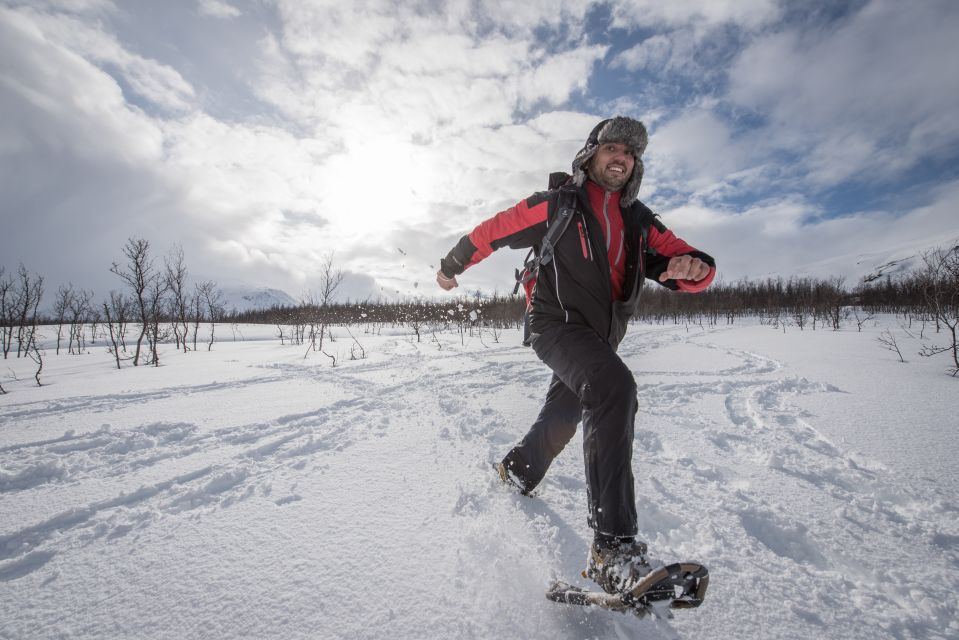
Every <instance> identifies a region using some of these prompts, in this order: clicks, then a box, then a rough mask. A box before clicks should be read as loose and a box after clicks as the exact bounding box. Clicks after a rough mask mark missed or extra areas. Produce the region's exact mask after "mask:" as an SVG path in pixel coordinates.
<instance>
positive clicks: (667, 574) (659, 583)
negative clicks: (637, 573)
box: [622, 562, 709, 609]
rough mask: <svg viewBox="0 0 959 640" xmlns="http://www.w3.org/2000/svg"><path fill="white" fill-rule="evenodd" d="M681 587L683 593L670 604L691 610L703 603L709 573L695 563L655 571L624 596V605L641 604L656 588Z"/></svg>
mask: <svg viewBox="0 0 959 640" xmlns="http://www.w3.org/2000/svg"><path fill="white" fill-rule="evenodd" d="M664 586H666V587H680V588H681V589H682V593H681V594H680V595H678V596H676V597H675V598H674V599H673V601H672V602H671V603H670V605H669V606H670V607H672V608H674V609H691V608H693V607H698V606H699V605H701V604H702V603H703V599H704V598H705V597H706V587H708V586H709V571H708V570H707V569H706V567H704V566H703V565H701V564H697V563H695V562H681V563H676V564H670V565H666V566H665V567H659V568H658V569H654V570H653V571H651V572H650V573H649V575H647V576H645V577H644V578H643V579H642V580H640V581H639V582H638V583H637V584H636V586H635V587H633V588H632V589H630V590H629V591H627V592H626V593H624V594H623V595H622V598H623V603H624V604H628V605H634V604H638V603H641V602H642V601H643V598H644V596H645V595H646V594H647V593H648V592H650V591H653V590H655V588H656V587H664Z"/></svg>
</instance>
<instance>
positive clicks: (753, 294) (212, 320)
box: [0, 238, 959, 392]
mask: <svg viewBox="0 0 959 640" xmlns="http://www.w3.org/2000/svg"><path fill="white" fill-rule="evenodd" d="M122 255H123V260H122V261H120V262H114V263H113V265H112V267H111V268H110V271H111V272H112V273H114V274H115V275H116V276H117V278H118V279H119V282H120V283H121V284H122V285H123V286H122V288H121V289H120V290H116V291H111V292H110V294H109V296H108V297H107V298H105V299H103V300H101V301H95V296H94V293H93V292H92V291H88V290H85V289H78V288H75V287H73V285H66V286H61V287H59V288H58V289H57V291H56V294H55V296H54V301H53V305H52V307H51V308H52V315H43V314H41V312H40V309H41V300H42V298H43V295H44V281H43V278H42V277H41V276H39V275H35V274H33V273H31V272H30V271H29V270H28V269H26V268H25V267H24V266H22V265H21V266H20V267H19V269H18V270H17V271H16V272H13V273H7V272H6V271H5V270H4V269H3V267H0V348H2V352H3V357H4V358H9V357H16V358H21V357H23V358H30V359H32V360H33V361H34V362H35V363H36V364H37V370H36V375H35V378H36V380H37V384H40V372H41V371H42V369H43V353H44V352H43V350H42V349H41V348H40V347H39V345H38V335H39V328H40V327H41V326H42V325H48V326H51V327H55V330H56V334H55V337H56V342H55V351H56V353H57V354H59V353H60V350H61V349H64V350H65V351H66V352H67V353H70V354H78V353H83V352H85V350H86V342H85V341H86V335H87V334H86V331H85V328H89V329H91V331H90V336H91V339H92V340H95V339H96V336H97V334H98V332H99V333H100V334H102V335H103V336H104V338H105V339H106V340H107V344H108V349H109V351H110V354H111V355H112V356H113V358H114V361H115V363H116V366H117V368H120V367H121V365H122V363H123V362H132V363H133V365H134V366H138V365H142V364H152V365H155V366H158V365H159V363H160V352H159V350H158V345H159V344H161V343H165V342H172V343H174V344H175V345H176V348H177V349H182V350H183V351H184V352H187V351H190V350H194V351H195V350H197V348H198V346H197V343H198V339H199V338H198V336H199V335H200V328H201V324H202V325H205V324H206V323H208V324H209V334H208V335H207V336H206V338H205V344H206V347H207V349H208V350H209V349H210V348H212V345H213V342H214V331H215V326H216V323H217V322H227V321H229V322H233V323H240V322H242V323H254V324H271V325H274V326H276V329H277V338H278V339H279V340H280V341H281V342H282V343H284V344H286V343H287V342H289V343H291V344H308V345H309V348H310V350H313V351H319V352H323V341H324V337H327V338H328V339H333V334H332V331H330V327H331V326H339V327H346V328H347V329H349V327H351V326H355V325H363V326H364V331H366V332H367V333H370V332H372V333H378V332H379V331H380V330H381V329H382V328H383V327H392V328H396V327H404V328H406V329H408V330H409V331H411V332H412V333H413V334H415V336H416V338H417V340H420V339H421V338H422V336H423V335H424V334H425V333H432V334H433V337H434V339H435V337H436V333H437V332H438V331H445V330H449V329H450V328H455V329H457V330H458V331H459V332H460V333H461V335H464V336H465V335H467V332H469V334H470V335H472V334H473V332H474V331H480V332H481V333H480V337H481V339H482V335H483V334H482V331H483V330H489V331H490V332H492V333H491V337H492V338H493V340H494V341H498V339H499V334H498V332H499V331H501V330H503V329H509V328H518V327H520V326H522V323H523V316H524V312H525V300H524V299H523V298H522V297H518V296H515V295H514V296H499V295H497V296H493V297H492V298H479V297H477V298H474V299H466V298H459V299H447V300H443V301H429V300H416V301H401V302H383V301H363V302H336V301H335V294H336V292H337V289H338V288H339V286H340V284H341V283H342V280H343V273H342V272H341V271H340V270H338V269H336V268H335V267H334V265H333V259H332V255H330V256H328V257H327V259H326V260H325V262H324V263H323V264H321V265H320V269H319V270H318V271H319V273H318V275H319V278H320V279H319V282H320V289H319V291H318V292H316V293H311V294H309V295H307V296H305V297H304V299H303V300H301V303H300V304H299V305H295V306H289V307H274V308H271V309H266V310H259V311H246V312H242V313H236V312H231V313H229V314H227V313H226V312H225V311H224V309H223V305H222V300H221V294H220V292H219V289H218V288H217V286H216V284H215V283H214V282H212V281H205V282H195V283H192V284H191V283H189V282H188V278H187V268H186V264H185V259H184V256H183V251H182V250H181V249H180V248H179V247H174V249H173V250H172V251H171V252H170V253H168V254H167V255H166V256H165V257H164V258H163V260H162V264H160V263H158V262H157V260H156V259H155V258H154V256H153V255H152V253H151V248H150V243H149V242H148V241H146V240H143V239H139V238H131V239H130V240H128V242H127V244H126V245H125V246H124V247H123V249H122ZM642 295H643V299H642V304H641V305H640V309H639V313H638V316H637V318H636V319H637V320H642V321H646V322H652V323H660V324H662V323H677V324H709V325H716V324H720V323H725V324H733V323H735V321H736V320H737V319H739V318H745V317H750V318H759V320H760V322H763V323H768V324H770V325H773V326H775V327H777V328H780V327H781V328H783V329H784V330H785V328H786V327H787V326H791V327H796V328H798V329H800V330H804V329H805V328H806V327H809V328H811V329H818V328H829V329H833V330H838V329H840V328H841V327H842V326H843V324H844V323H846V322H849V321H850V318H852V319H853V321H855V322H856V323H857V324H858V327H859V328H860V329H861V328H862V325H863V323H864V322H865V321H866V320H868V319H869V318H871V317H872V316H873V315H874V314H877V313H889V314H896V315H900V316H904V317H906V318H908V319H909V321H910V322H911V321H912V320H914V319H915V320H919V321H922V322H923V323H927V322H929V323H932V324H933V326H934V327H935V330H936V332H937V334H938V333H944V334H945V335H946V337H947V344H946V345H944V346H941V347H930V348H929V349H928V350H927V353H924V354H923V355H933V354H936V353H947V352H948V353H949V354H950V355H951V357H952V360H953V363H954V369H953V370H952V372H953V373H954V374H956V373H959V344H957V330H959V247H952V248H949V249H937V250H933V251H929V252H926V253H925V254H923V255H922V265H921V267H920V268H919V269H917V270H915V271H913V272H912V273H910V274H908V275H904V276H900V277H897V278H889V277H887V278H885V279H883V280H874V281H872V282H867V283H862V284H859V285H857V286H855V287H853V288H852V289H849V288H847V287H846V285H845V282H844V280H843V279H842V278H831V279H826V280H823V279H816V278H806V277H802V278H800V277H794V278H788V279H783V278H769V279H766V280H762V281H751V280H743V281H740V282H733V283H722V282H720V283H715V284H713V286H711V287H709V288H708V289H707V290H706V291H704V292H702V293H699V294H697V295H685V294H680V293H676V292H672V291H669V290H667V289H664V288H662V287H658V286H648V287H646V289H645V291H643V294H642ZM350 335H351V336H353V334H352V331H351V332H350ZM354 342H355V343H356V348H358V349H362V347H361V346H360V345H359V342H358V341H356V339H355V337H354ZM326 355H327V356H328V357H333V356H332V355H331V354H326ZM334 363H335V360H334ZM2 391H3V388H2V386H0V392H2Z"/></svg>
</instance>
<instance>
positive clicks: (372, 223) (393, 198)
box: [317, 139, 434, 243]
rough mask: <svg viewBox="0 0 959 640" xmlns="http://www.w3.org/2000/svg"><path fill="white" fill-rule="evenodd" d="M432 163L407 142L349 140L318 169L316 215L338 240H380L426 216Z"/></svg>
mask: <svg viewBox="0 0 959 640" xmlns="http://www.w3.org/2000/svg"><path fill="white" fill-rule="evenodd" d="M433 166H434V163H433V162H431V159H430V157H429V151H428V148H426V147H422V146H417V145H414V144H412V143H410V142H409V141H405V140H396V139H394V140H390V139H386V140H383V139H380V140H377V141H376V142H375V143H372V142H371V143H362V142H361V143H357V144H354V145H352V146H351V147H350V148H349V149H348V150H347V151H346V153H345V154H344V155H343V156H341V157H339V158H337V159H335V160H333V161H332V162H330V163H329V164H328V165H327V167H326V168H325V169H324V171H323V173H324V175H323V178H322V180H321V182H322V185H323V186H322V192H320V193H318V194H317V195H318V198H319V200H320V201H321V202H322V211H321V215H323V217H324V218H326V219H327V220H328V221H329V222H330V231H331V233H333V234H335V235H336V236H337V237H338V238H339V239H342V240H343V241H347V242H350V243H355V242H357V241H359V242H363V241H364V240H365V239H367V238H368V239H369V240H370V241H376V240H381V239H383V238H384V237H385V235H386V234H388V233H389V232H390V231H393V230H395V229H397V228H398V227H400V226H406V225H409V224H411V223H416V222H418V221H421V220H424V219H425V218H426V214H427V211H426V207H427V201H428V198H429V194H430V192H431V191H432V187H433V181H434V175H433V174H434V172H433V169H432V167H433Z"/></svg>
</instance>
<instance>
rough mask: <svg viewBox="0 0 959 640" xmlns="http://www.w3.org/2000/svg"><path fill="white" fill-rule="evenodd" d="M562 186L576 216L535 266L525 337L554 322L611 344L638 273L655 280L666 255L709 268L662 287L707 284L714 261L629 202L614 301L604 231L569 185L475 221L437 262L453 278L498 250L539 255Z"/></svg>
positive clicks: (633, 300) (632, 299) (630, 310)
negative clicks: (622, 274)
mask: <svg viewBox="0 0 959 640" xmlns="http://www.w3.org/2000/svg"><path fill="white" fill-rule="evenodd" d="M561 189H564V190H565V189H572V190H574V191H575V194H576V199H575V201H576V213H575V214H574V215H573V217H572V219H571V221H570V224H569V226H568V227H567V229H566V231H565V232H564V233H563V235H562V236H561V237H560V239H559V240H557V241H556V244H555V247H554V257H553V260H552V261H551V262H550V263H549V264H547V265H544V266H543V267H542V268H541V269H540V270H539V274H538V277H537V280H536V286H535V288H534V290H533V295H532V299H531V302H530V305H531V306H530V314H529V322H530V327H529V328H530V332H531V334H537V333H542V332H543V331H545V330H546V329H547V328H549V327H550V326H552V325H554V324H556V323H576V324H581V325H586V326H588V327H591V328H592V329H593V330H595V331H596V333H597V334H599V335H600V336H602V337H603V338H604V339H605V340H607V341H608V342H609V343H610V344H612V345H614V346H615V345H618V344H619V342H620V340H622V338H623V335H624V334H625V333H626V323H627V322H628V321H629V318H630V317H631V316H632V315H633V314H634V313H635V312H636V309H637V308H638V306H639V297H640V290H641V288H642V282H643V278H644V277H645V278H649V279H651V280H654V281H657V282H658V278H659V276H660V275H661V274H662V273H663V272H664V271H665V270H666V266H667V264H668V262H669V258H671V257H675V256H681V255H690V256H693V257H696V258H699V259H700V260H702V261H703V262H705V263H706V264H708V265H709V266H710V272H709V275H708V276H707V277H706V278H705V279H703V280H701V281H699V282H689V281H682V280H680V281H677V280H666V281H665V282H662V283H660V284H662V285H663V286H665V287H668V288H670V289H674V290H680V291H688V292H697V291H701V290H703V289H705V288H706V287H707V286H709V283H710V282H712V279H713V277H714V276H715V274H716V267H715V265H716V263H715V261H714V260H713V258H712V257H711V256H709V255H707V254H705V253H703V252H702V251H698V250H696V249H695V248H693V247H692V246H690V245H688V244H686V242H684V241H683V240H681V239H679V238H678V237H676V236H675V235H673V233H672V232H671V231H669V230H668V229H667V228H666V227H665V226H664V225H663V224H662V222H660V220H659V218H658V217H657V216H656V215H655V214H654V213H653V212H652V211H651V210H650V209H649V208H648V207H647V206H646V205H644V204H643V203H641V202H639V201H636V202H634V203H633V204H632V205H630V206H629V207H626V208H625V209H623V210H622V216H623V228H624V233H625V248H626V278H625V282H624V285H623V299H622V300H613V295H612V286H611V284H610V266H609V260H608V258H607V254H606V243H605V241H604V236H603V229H602V227H601V226H600V223H599V220H598V219H597V217H596V215H595V212H593V210H592V206H591V205H590V202H589V197H588V196H587V193H586V190H585V188H583V187H577V186H575V185H573V184H571V183H568V184H566V185H564V186H562V187H560V188H559V189H552V190H550V191H544V192H540V193H536V194H534V195H532V196H530V197H529V198H526V199H525V200H522V201H520V202H519V203H517V204H516V205H515V206H512V207H510V208H509V209H506V210H505V211H501V212H499V213H497V214H496V215H495V216H493V217H492V218H489V219H488V220H485V221H484V222H481V223H480V224H479V225H478V226H477V227H476V228H475V229H473V230H472V231H471V232H470V233H469V234H468V235H465V236H463V237H462V238H461V239H460V241H459V242H458V243H457V244H456V246H455V247H453V249H452V250H451V251H450V252H449V254H447V256H446V257H445V258H444V259H443V260H442V261H441V263H440V265H441V266H440V270H441V271H442V272H443V274H444V275H445V276H446V277H448V278H452V277H453V276H456V275H459V274H460V273H462V272H463V271H465V270H466V269H468V268H469V267H471V266H473V265H474V264H476V263H478V262H480V261H481V260H483V259H484V258H486V257H487V256H489V255H490V254H491V253H492V252H493V251H495V250H496V249H499V248H501V247H509V248H511V249H525V248H529V247H533V248H534V250H535V251H537V253H538V252H539V243H540V242H541V241H542V240H543V237H544V236H545V235H546V229H547V226H548V224H547V222H552V220H553V219H554V218H555V216H556V212H557V207H558V201H559V194H560V190H561ZM644 230H645V231H646V233H645V234H644Z"/></svg>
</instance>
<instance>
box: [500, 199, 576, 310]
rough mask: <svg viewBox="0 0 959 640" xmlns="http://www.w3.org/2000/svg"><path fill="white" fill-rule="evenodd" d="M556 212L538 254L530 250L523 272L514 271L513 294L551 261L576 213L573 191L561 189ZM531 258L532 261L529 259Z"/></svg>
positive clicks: (524, 262)
mask: <svg viewBox="0 0 959 640" xmlns="http://www.w3.org/2000/svg"><path fill="white" fill-rule="evenodd" d="M557 204H558V209H559V210H558V211H557V212H556V216H555V217H554V218H553V223H552V224H551V225H549V228H548V229H547V230H546V235H545V236H543V240H542V241H541V242H540V245H539V252H538V253H537V252H536V251H535V250H534V249H530V252H529V253H528V254H526V260H524V261H523V270H522V271H520V270H519V269H517V270H516V286H515V287H514V288H513V294H514V295H515V294H516V293H517V292H519V288H520V285H525V284H526V283H527V282H529V281H530V280H531V279H533V278H535V277H536V274H537V273H539V268H540V267H541V266H542V265H544V264H549V263H550V262H551V261H552V260H553V249H554V247H555V246H556V243H557V242H559V239H560V238H561V237H562V235H563V233H565V231H566V228H567V227H568V226H569V222H570V220H572V219H573V214H575V213H576V192H575V191H574V190H573V189H561V190H560V192H559V201H558V203H557ZM531 258H532V259H531Z"/></svg>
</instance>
